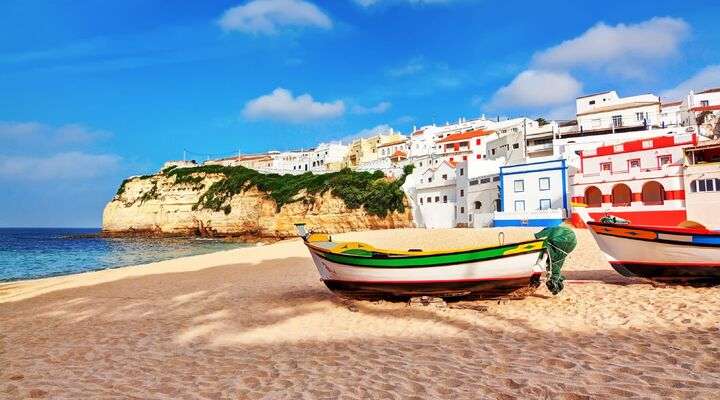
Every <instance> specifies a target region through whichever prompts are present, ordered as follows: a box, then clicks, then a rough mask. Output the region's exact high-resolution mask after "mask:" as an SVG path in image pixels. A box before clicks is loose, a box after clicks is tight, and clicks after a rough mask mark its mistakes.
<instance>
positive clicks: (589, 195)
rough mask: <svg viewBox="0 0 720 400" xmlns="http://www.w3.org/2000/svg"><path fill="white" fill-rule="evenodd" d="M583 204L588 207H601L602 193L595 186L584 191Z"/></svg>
mask: <svg viewBox="0 0 720 400" xmlns="http://www.w3.org/2000/svg"><path fill="white" fill-rule="evenodd" d="M585 204H587V206H588V207H602V192H601V191H600V189H598V188H597V187H595V186H588V188H587V189H585Z"/></svg>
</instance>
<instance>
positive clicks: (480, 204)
mask: <svg viewBox="0 0 720 400" xmlns="http://www.w3.org/2000/svg"><path fill="white" fill-rule="evenodd" d="M481 208H482V203H481V202H479V201H476V202H475V209H476V210H479V209H481Z"/></svg>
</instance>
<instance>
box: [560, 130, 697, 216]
mask: <svg viewBox="0 0 720 400" xmlns="http://www.w3.org/2000/svg"><path fill="white" fill-rule="evenodd" d="M696 144H697V136H696V135H695V134H680V135H672V136H660V137H654V138H648V139H641V140H633V141H629V142H624V143H620V144H615V145H608V146H601V147H598V148H596V149H593V150H583V151H582V152H580V171H579V172H577V173H576V174H575V175H574V176H572V177H571V178H570V191H571V196H572V200H573V201H574V202H578V203H585V204H587V206H588V208H587V210H588V212H589V213H590V216H591V217H593V218H594V219H596V220H597V219H599V218H601V217H602V216H603V215H605V214H606V213H609V214H612V215H614V216H617V217H620V218H624V219H627V220H630V221H631V222H632V223H633V224H637V225H659V226H676V225H677V224H679V223H681V222H683V221H685V220H686V219H687V214H686V208H685V185H684V180H683V160H684V151H683V149H684V148H686V147H688V146H693V145H696ZM573 222H574V223H575V224H576V226H577V225H582V223H581V222H580V220H579V218H577V216H576V215H573Z"/></svg>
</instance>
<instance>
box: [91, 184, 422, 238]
mask: <svg viewBox="0 0 720 400" xmlns="http://www.w3.org/2000/svg"><path fill="white" fill-rule="evenodd" d="M197 176H198V179H197V180H196V181H194V182H191V183H183V184H177V183H176V182H175V177H174V176H166V175H164V174H158V175H154V176H151V177H138V178H134V179H130V180H127V181H125V182H124V183H123V185H122V187H121V189H120V190H119V191H118V195H116V196H115V198H113V200H112V201H110V202H109V203H108V204H107V206H106V207H105V210H104V212H103V231H104V232H105V233H106V234H111V235H113V234H117V235H122V234H131V233H141V234H159V235H203V236H205V235H207V236H248V237H257V238H284V237H292V236H296V233H295V228H294V225H293V224H294V223H296V222H305V223H306V224H307V225H308V227H309V228H311V229H314V230H316V231H322V232H328V233H337V232H346V231H351V230H367V229H387V228H402V227H411V226H413V221H412V215H411V212H410V208H409V207H406V208H405V210H404V211H403V212H397V211H396V212H391V213H389V214H388V215H387V216H386V217H380V216H377V215H372V214H370V213H368V212H367V211H365V209H364V208H358V209H350V208H349V207H347V206H346V204H345V202H344V201H343V200H342V199H339V198H336V197H334V196H332V195H331V194H330V191H326V192H325V193H323V194H317V195H313V196H304V194H305V193H304V192H301V194H302V195H303V196H299V197H302V199H303V200H301V201H296V202H290V203H287V204H285V205H283V206H282V208H281V209H280V210H279V211H278V210H277V206H276V203H275V201H274V200H272V199H271V198H270V197H269V196H268V195H267V193H264V192H261V191H259V190H258V189H257V188H255V187H249V188H247V189H246V190H245V191H242V192H241V193H238V194H235V195H233V196H232V197H230V198H229V200H228V202H227V204H226V205H228V206H229V207H225V208H224V209H222V210H218V211H214V210H212V209H208V208H203V207H202V206H198V203H199V201H200V200H201V196H202V195H203V193H205V190H206V188H208V187H210V186H211V185H212V184H213V183H215V182H218V181H220V180H222V178H223V176H222V175H214V174H198V175H197ZM405 202H406V203H407V199H405ZM226 211H229V212H227V213H226Z"/></svg>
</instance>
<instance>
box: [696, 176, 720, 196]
mask: <svg viewBox="0 0 720 400" xmlns="http://www.w3.org/2000/svg"><path fill="white" fill-rule="evenodd" d="M690 191H691V192H693V193H696V192H720V179H717V178H715V179H698V180H694V181H692V182H690Z"/></svg>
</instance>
